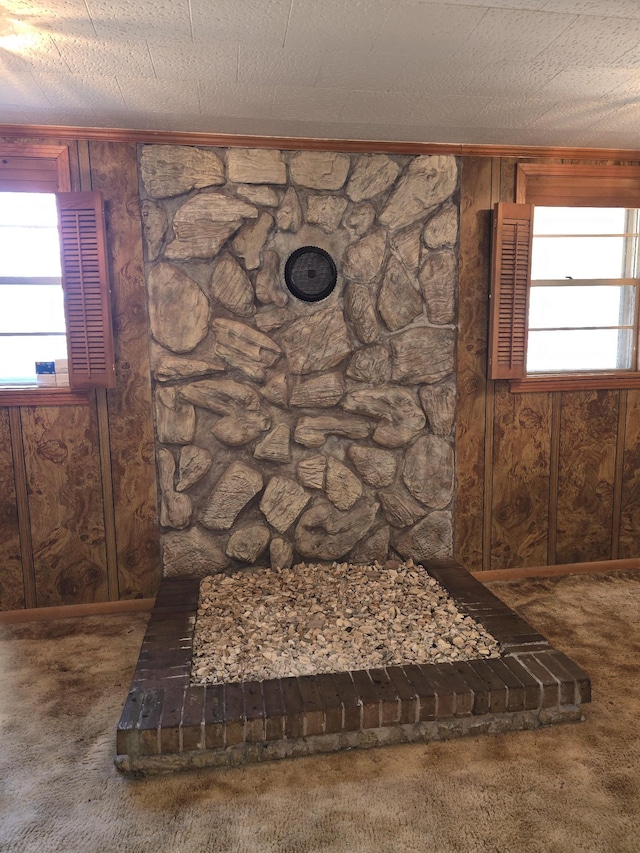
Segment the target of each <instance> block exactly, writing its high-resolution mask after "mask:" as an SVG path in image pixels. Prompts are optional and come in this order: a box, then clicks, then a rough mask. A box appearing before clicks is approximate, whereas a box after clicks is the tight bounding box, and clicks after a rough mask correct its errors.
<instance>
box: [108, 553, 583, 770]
mask: <svg viewBox="0 0 640 853" xmlns="http://www.w3.org/2000/svg"><path fill="white" fill-rule="evenodd" d="M425 568H426V569H427V571H428V572H429V574H430V575H431V576H432V577H434V578H435V579H436V580H437V581H438V582H439V583H440V584H441V585H442V586H443V587H444V588H445V589H446V590H447V591H448V592H449V594H450V595H451V596H452V598H453V599H454V600H455V601H456V604H457V605H458V607H459V608H460V610H462V611H463V612H465V613H468V614H469V615H470V616H472V617H473V618H474V619H476V620H477V621H478V622H480V623H482V625H484V627H485V628H486V629H487V630H488V631H489V632H490V633H491V634H492V635H493V636H494V637H495V638H496V639H497V640H498V642H499V643H500V645H501V648H502V651H503V655H502V657H501V658H500V659H494V660H475V661H469V662H458V663H448V664H420V665H417V664H412V665H404V666H392V667H386V668H384V669H382V668H381V669H370V670H360V671H357V672H339V673H332V674H322V675H314V676H300V677H298V678H278V679H269V680H266V681H262V682H257V681H249V682H244V683H241V684H240V683H231V684H220V685H207V686H201V685H190V684H189V675H190V670H191V655H192V646H193V634H194V628H195V620H196V613H197V609H198V593H199V587H200V581H199V580H198V579H197V578H165V579H164V580H163V581H162V583H161V586H160V589H159V592H158V596H157V599H156V604H155V607H154V609H153V612H152V614H151V618H150V621H149V625H148V628H147V632H146V635H145V638H144V641H143V643H142V649H141V651H140V657H139V660H138V664H137V667H136V670H135V673H134V676H133V680H132V682H131V687H130V690H129V695H128V696H127V700H126V702H125V706H124V709H123V712H122V716H121V718H120V722H119V724H118V730H117V744H116V747H117V756H116V766H117V767H118V768H119V769H120V770H122V771H123V772H132V773H136V772H139V773H153V772H163V771H168V770H176V769H183V768H184V769H186V768H189V767H204V766H224V765H229V764H242V763H247V762H256V761H265V760H270V759H275V758H285V757H289V756H294V755H308V754H312V753H316V752H333V751H337V750H340V749H351V748H354V747H370V746H378V745H383V744H391V743H404V742H410V741H430V740H444V739H448V738H452V737H459V736H462V735H466V734H482V733H489V734H492V733H499V732H503V731H508V730H511V729H529V728H535V727H537V726H540V725H548V724H551V723H555V722H566V721H575V720H580V719H582V716H581V710H580V706H581V705H582V703H585V702H589V701H590V698H591V684H590V680H589V676H588V675H587V674H586V673H585V672H583V671H582V670H581V669H580V667H578V666H577V665H576V664H574V663H573V662H572V661H571V660H569V658H567V657H566V656H565V655H564V654H562V653H561V652H559V651H557V650H555V649H553V648H552V647H551V645H550V644H549V643H548V642H547V640H546V639H545V638H544V637H543V636H542V635H541V634H540V633H538V632H537V631H535V630H534V629H533V628H532V627H531V626H530V625H529V624H528V623H527V622H525V621H524V620H523V619H521V618H520V617H519V616H518V615H517V614H516V613H514V612H513V611H512V610H510V608H508V607H507V606H506V605H505V604H504V603H503V602H502V601H500V600H499V599H498V598H496V596H495V595H493V593H491V592H490V591H489V590H488V589H487V588H486V587H485V586H483V584H481V583H480V582H479V581H477V580H476V579H475V578H474V577H472V576H471V575H470V574H469V573H468V572H466V571H465V570H464V569H463V568H462V567H461V566H460V565H458V564H457V563H454V562H449V561H445V562H431V563H427V564H426V565H425Z"/></svg>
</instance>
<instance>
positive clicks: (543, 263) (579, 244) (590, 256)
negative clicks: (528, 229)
mask: <svg viewBox="0 0 640 853" xmlns="http://www.w3.org/2000/svg"><path fill="white" fill-rule="evenodd" d="M625 243H627V244H628V243H629V241H628V240H626V241H625V238H624V237H565V238H561V237H558V238H556V237H534V239H533V251H532V256H531V278H532V279H563V278H580V279H590V278H626V277H627V276H626V275H625V269H624V250H625Z"/></svg>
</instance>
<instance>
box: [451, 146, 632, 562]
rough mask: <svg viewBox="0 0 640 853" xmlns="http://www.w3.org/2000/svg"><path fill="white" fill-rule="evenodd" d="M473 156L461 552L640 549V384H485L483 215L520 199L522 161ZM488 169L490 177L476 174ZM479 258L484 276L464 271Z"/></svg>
mask: <svg viewBox="0 0 640 853" xmlns="http://www.w3.org/2000/svg"><path fill="white" fill-rule="evenodd" d="M527 162H528V161H527ZM536 162H555V161H551V160H547V159H545V160H542V159H541V160H538V161H536ZM558 162H562V161H558ZM473 164H474V160H472V159H470V160H467V159H465V160H464V166H463V181H462V209H461V234H460V252H461V279H460V334H459V340H458V369H459V374H458V389H459V402H458V418H459V423H458V427H457V433H456V440H457V441H456V461H457V467H458V471H457V483H458V492H457V504H456V519H455V530H456V556H457V557H458V559H460V560H461V561H463V562H464V563H466V565H467V566H469V567H470V568H473V569H474V570H478V568H482V567H485V568H489V567H490V568H507V567H517V566H527V565H544V564H552V563H556V562H562V563H565V562H576V561H578V562H579V561H583V560H608V559H613V558H615V557H635V556H637V555H638V553H640V451H638V450H637V448H638V447H640V392H635V391H630V392H628V394H627V392H618V391H602V392H597V393H595V392H594V393H590V394H589V393H585V394H578V393H577V392H565V393H562V394H561V393H559V392H556V393H549V394H535V395H513V394H510V393H509V391H508V385H507V384H506V383H501V382H495V383H491V382H488V383H486V385H484V384H482V383H480V382H479V381H477V377H480V376H482V377H484V375H485V364H484V360H485V359H486V354H485V352H482V353H480V349H479V347H478V342H479V341H480V342H482V341H484V340H486V338H485V337H484V335H485V334H486V314H483V313H482V308H481V307H480V306H486V304H487V301H488V287H489V245H488V243H484V244H483V243H482V242H481V241H479V240H478V235H477V230H476V231H474V228H473V222H474V218H475V219H476V220H477V219H481V218H482V216H483V213H484V215H485V216H486V217H487V218H488V216H489V211H490V209H491V208H492V206H493V202H495V201H512V200H513V192H514V180H515V164H516V161H515V160H513V159H506V158H502V159H498V158H496V159H495V160H493V161H492V169H491V175H490V176H489V177H486V176H487V175H489V172H488V169H487V166H486V165H484V166H483V165H481V164H477V165H475V166H474V165H473ZM478 170H481V171H482V173H483V174H484V175H485V179H484V181H478V180H477V179H475V178H474V180H471V177H473V176H474V175H475V174H476V172H477V171H478ZM468 212H473V217H470V216H469V215H468ZM474 246H475V254H474ZM471 263H473V269H474V270H475V272H476V275H475V277H472V276H470V277H468V278H465V275H464V271H465V267H466V268H467V269H469V264H471ZM472 287H473V288H474V289H473V292H471V288H472ZM467 299H470V300H471V303H470V306H471V308H472V310H470V306H469V305H465V300H467ZM476 314H479V316H480V318H481V319H480V323H479V324H478V326H476V325H475V321H476V317H475V315H476ZM471 368H472V369H473V371H474V373H471V374H470V373H469V372H468V371H469V370H470V369H471ZM473 375H475V377H476V381H475V382H474V381H469V378H468V377H469V376H473ZM625 400H628V404H627V405H626V406H625V405H624V402H625ZM489 449H490V452H489ZM480 478H482V479H483V480H484V501H483V504H482V503H481V501H480V500H479V499H478V497H477V494H478V490H479V480H480ZM480 509H482V510H483V514H482V515H480V513H479V510H480ZM478 543H479V545H478ZM478 547H479V548H480V551H478ZM471 554H472V555H473V558H472V559H471V560H470V559H469V556H468V555H471Z"/></svg>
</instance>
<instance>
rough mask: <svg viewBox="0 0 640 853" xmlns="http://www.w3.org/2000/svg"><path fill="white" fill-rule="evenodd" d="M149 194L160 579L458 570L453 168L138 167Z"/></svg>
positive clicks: (330, 164)
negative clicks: (444, 561) (331, 278)
mask: <svg viewBox="0 0 640 853" xmlns="http://www.w3.org/2000/svg"><path fill="white" fill-rule="evenodd" d="M140 181H141V196H142V199H143V201H142V216H143V226H144V239H145V252H146V278H147V292H148V301H149V315H150V324H151V333H152V342H151V361H152V372H153V382H154V396H155V422H156V454H157V463H158V480H159V484H160V523H161V526H162V543H163V560H164V572H165V574H166V575H176V574H196V575H200V576H204V575H207V574H211V573H212V572H213V573H215V572H216V571H221V570H224V569H227V568H234V567H238V566H242V565H247V564H249V565H251V564H255V563H256V562H257V561H258V562H260V564H262V565H264V564H265V563H266V564H268V563H271V565H272V566H274V567H288V566H291V565H292V564H293V563H294V562H298V561H299V560H301V559H302V560H304V559H306V560H313V561H323V560H325V561H331V560H341V559H345V558H348V559H349V561H350V562H352V563H367V562H372V561H374V560H385V559H387V558H388V557H394V556H395V557H397V556H398V555H400V556H402V557H403V558H413V559H415V560H424V559H430V558H431V559H433V558H442V557H446V556H450V555H451V553H452V513H453V503H452V501H453V481H454V446H453V424H454V413H455V377H454V351H455V340H456V335H455V329H456V283H457V254H456V248H457V238H458V165H457V161H456V159H455V158H453V157H444V156H418V157H408V156H393V157H390V156H386V155H381V154H380V155H376V154H373V155H369V154H362V155H348V154H341V153H331V152H311V151H299V152H295V151H294V152H285V151H277V150H245V149H212V148H209V149H202V148H192V147H186V146H163V145H147V146H141V148H140ZM307 245H312V246H318V247H320V248H322V249H324V250H325V251H327V252H329V254H330V255H331V256H332V257H333V259H334V261H335V262H336V266H337V270H338V282H337V286H336V288H335V290H334V291H333V293H332V294H331V295H330V296H329V297H327V298H326V299H324V300H322V301H321V302H318V303H313V304H311V303H305V302H302V301H300V300H298V299H296V298H295V297H293V296H292V295H291V294H289V292H288V291H287V289H286V285H285V283H284V274H283V271H284V265H285V262H286V260H287V258H288V257H289V255H290V254H291V252H293V251H294V250H295V249H297V248H299V247H301V246H307Z"/></svg>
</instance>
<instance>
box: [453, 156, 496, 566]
mask: <svg viewBox="0 0 640 853" xmlns="http://www.w3.org/2000/svg"><path fill="white" fill-rule="evenodd" d="M460 208H461V209H460V277H459V286H458V295H459V298H458V303H459V316H458V324H459V325H458V329H459V332H458V334H459V345H458V356H457V358H458V360H457V372H458V375H457V383H458V408H457V415H456V453H457V494H458V499H457V508H456V513H455V541H456V558H457V559H458V560H460V561H461V562H462V563H463V564H464V565H465V566H467V568H469V569H470V570H474V571H477V570H479V569H481V568H482V513H483V508H482V507H483V492H484V436H485V385H486V363H487V317H488V300H487V292H486V282H487V281H488V280H489V245H490V240H491V221H490V208H491V161H490V160H489V159H486V158H479V157H478V158H465V159H464V160H463V162H462V181H461V199H460Z"/></svg>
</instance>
